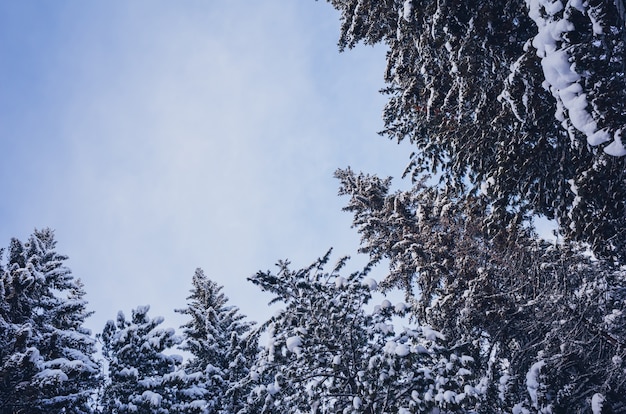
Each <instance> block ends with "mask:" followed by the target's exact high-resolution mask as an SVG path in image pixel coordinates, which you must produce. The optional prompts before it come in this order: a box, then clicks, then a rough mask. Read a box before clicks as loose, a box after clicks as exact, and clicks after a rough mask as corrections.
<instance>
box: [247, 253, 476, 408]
mask: <svg viewBox="0 0 626 414" xmlns="http://www.w3.org/2000/svg"><path fill="white" fill-rule="evenodd" d="M329 254H330V252H329ZM329 254H327V255H326V256H325V257H324V258H322V259H320V260H319V261H318V262H316V263H314V264H313V265H311V266H310V267H308V268H305V269H302V270H296V271H294V270H291V269H290V268H289V263H288V262H281V263H279V268H280V270H279V272H278V274H276V275H274V274H272V273H269V272H259V273H257V275H256V276H254V277H253V278H251V279H250V280H251V281H252V282H253V283H255V284H257V285H258V286H259V287H261V288H262V289H263V290H265V291H268V292H270V293H272V294H273V295H275V299H274V300H273V301H272V302H274V303H280V304H281V305H283V306H284V307H283V308H282V309H280V310H279V311H278V312H277V313H276V315H275V316H274V317H272V318H271V319H270V320H269V321H267V322H266V323H265V324H264V325H263V326H262V327H261V330H264V331H265V332H266V333H267V336H268V343H267V345H266V346H265V347H264V348H262V350H261V352H260V354H259V358H258V360H257V362H256V364H255V366H254V367H253V369H252V370H251V373H250V376H249V382H250V383H251V384H253V385H254V388H253V389H252V392H251V393H250V395H249V397H248V404H247V406H246V409H245V410H244V411H243V412H245V413H285V412H290V413H310V412H315V413H341V412H344V413H352V412H363V413H383V412H386V413H399V412H430V411H431V410H433V409H442V410H450V411H452V410H455V409H459V410H461V409H463V407H465V406H466V405H468V404H469V405H471V404H472V402H473V401H474V400H475V399H476V398H477V396H478V395H479V394H480V392H481V391H480V390H479V389H478V388H476V387H474V386H473V385H477V384H474V382H473V380H474V379H475V378H474V375H473V369H472V362H471V361H472V360H473V358H471V357H470V356H468V355H464V354H463V352H462V350H461V349H459V350H458V351H454V352H451V351H450V350H448V349H447V348H446V347H444V346H443V345H444V343H445V338H444V337H443V336H442V335H441V334H440V333H438V332H436V331H434V330H433V329H431V328H428V327H425V326H424V327H422V326H417V327H414V328H405V329H402V330H398V328H397V327H396V326H394V324H393V323H392V317H393V316H394V315H396V316H397V315H404V314H405V312H406V310H407V307H406V306H404V305H398V306H391V305H390V303H389V302H388V301H384V302H383V303H382V304H381V305H380V306H375V307H374V310H373V311H369V312H368V311H366V309H365V305H367V304H368V303H369V302H370V301H371V299H372V288H373V287H374V286H375V283H374V282H373V281H371V280H369V279H368V278H367V277H366V276H367V275H368V272H369V268H368V269H365V270H364V271H361V272H355V273H353V274H351V275H349V276H347V277H344V276H341V275H340V273H339V271H340V270H341V268H342V266H343V264H344V263H345V259H344V260H340V262H339V264H338V265H337V266H336V267H335V268H334V269H333V271H331V272H330V273H328V272H324V270H323V267H324V265H325V264H326V262H327V261H328V259H329Z"/></svg>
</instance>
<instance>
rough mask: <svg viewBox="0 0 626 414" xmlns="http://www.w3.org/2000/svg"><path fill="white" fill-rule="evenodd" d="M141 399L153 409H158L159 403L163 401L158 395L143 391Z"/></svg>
mask: <svg viewBox="0 0 626 414" xmlns="http://www.w3.org/2000/svg"><path fill="white" fill-rule="evenodd" d="M141 397H142V398H143V399H144V401H147V402H148V403H149V404H150V405H151V406H153V407H160V406H161V401H162V400H163V397H162V396H161V395H160V394H157V393H156V392H152V391H144V392H143V394H141Z"/></svg>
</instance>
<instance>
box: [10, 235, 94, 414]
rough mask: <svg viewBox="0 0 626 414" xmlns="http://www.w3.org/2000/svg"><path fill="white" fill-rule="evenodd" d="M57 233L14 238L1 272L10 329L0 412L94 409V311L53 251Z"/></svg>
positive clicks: (61, 258) (78, 283)
mask: <svg viewBox="0 0 626 414" xmlns="http://www.w3.org/2000/svg"><path fill="white" fill-rule="evenodd" d="M55 247H56V241H55V239H54V232H53V231H52V230H50V229H43V230H35V232H34V233H33V234H32V235H31V236H30V238H29V239H28V242H27V243H24V244H22V243H21V242H20V241H19V240H17V239H13V240H12V241H11V245H10V247H9V251H8V253H9V254H8V256H9V260H8V264H7V267H6V271H4V272H3V274H2V280H1V282H2V285H3V290H4V299H5V303H4V305H3V307H4V312H5V313H6V315H5V317H4V319H5V323H6V324H5V329H7V331H8V332H10V333H11V335H9V338H11V339H10V340H8V341H7V343H6V345H8V351H6V353H5V354H4V355H3V356H2V357H3V358H2V361H0V363H1V364H0V371H1V375H0V377H2V378H3V381H4V384H3V385H4V387H3V392H2V398H3V400H2V401H0V405H1V406H2V409H3V410H9V411H10V410H16V411H18V412H19V411H20V410H27V411H28V412H33V413H37V412H42V413H43V412H61V411H64V412H74V413H88V412H91V411H92V409H93V407H92V396H93V394H94V393H95V391H96V389H97V387H98V384H99V381H100V376H101V374H100V365H99V363H98V362H97V360H96V359H95V351H96V350H95V339H94V338H92V337H91V334H90V332H89V330H87V329H86V328H84V326H83V324H84V322H85V319H86V318H87V317H88V316H89V315H90V314H91V312H89V311H87V310H86V304H87V302H86V301H85V300H84V295H85V292H84V290H83V287H82V284H81V282H80V280H78V279H75V278H74V276H73V275H72V273H71V271H70V270H69V269H68V268H67V267H66V266H65V265H64V262H65V261H66V260H67V257H66V256H63V255H60V254H58V253H57V252H56V250H55Z"/></svg>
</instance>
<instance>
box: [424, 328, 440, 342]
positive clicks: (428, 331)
mask: <svg viewBox="0 0 626 414" xmlns="http://www.w3.org/2000/svg"><path fill="white" fill-rule="evenodd" d="M422 335H424V338H426V339H428V340H431V341H436V340H437V339H446V337H445V336H444V335H443V334H442V333H441V332H439V331H436V330H434V329H432V328H431V327H429V326H422Z"/></svg>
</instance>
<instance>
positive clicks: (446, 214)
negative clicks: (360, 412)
mask: <svg viewBox="0 0 626 414" xmlns="http://www.w3.org/2000/svg"><path fill="white" fill-rule="evenodd" d="M337 176H338V177H339V179H340V181H341V187H340V194H343V195H348V196H349V197H350V199H349V201H348V206H347V207H346V210H347V211H350V212H352V213H353V214H354V225H355V227H357V229H358V231H359V232H360V234H361V235H362V249H361V250H362V251H363V252H365V253H367V254H369V255H370V257H371V258H372V260H373V261H374V262H380V261H382V260H388V261H389V273H388V275H387V276H386V277H385V279H384V280H383V281H381V283H380V286H381V287H382V288H383V289H390V288H392V287H397V288H401V289H403V290H404V291H405V293H406V295H407V298H408V299H409V301H410V303H412V305H413V311H414V312H415V316H416V317H417V318H418V319H419V320H420V321H422V322H423V323H426V324H428V325H430V326H432V327H433V328H434V329H437V330H438V331H440V332H441V333H442V334H443V335H445V337H446V339H447V341H448V343H449V346H450V347H452V348H456V347H467V346H469V347H470V349H473V351H470V352H469V355H471V356H472V357H473V358H474V361H475V368H474V369H475V372H476V375H478V376H480V377H482V378H483V383H484V385H485V393H484V398H481V399H479V400H478V402H477V405H476V407H475V408H476V410H478V411H479V412H485V413H490V412H494V411H496V410H501V411H503V412H511V411H513V412H523V410H529V411H528V412H537V413H538V412H549V410H552V411H551V412H568V413H569V412H588V411H589V410H590V408H591V407H590V405H591V401H592V399H593V398H594V396H596V397H595V398H596V400H598V399H602V400H603V402H604V406H605V409H606V410H607V412H621V411H623V410H624V409H626V399H624V397H623V395H624V392H626V388H625V387H626V381H624V380H623V375H621V373H622V370H623V359H624V357H626V354H625V353H624V348H623V346H624V344H626V337H624V334H623V332H624V328H625V327H626V325H625V324H626V319H625V318H624V316H623V315H624V308H625V307H626V302H624V298H625V296H624V295H625V291H624V283H625V282H626V279H625V278H626V272H625V270H624V269H623V268H621V269H620V268H616V267H614V266H613V264H612V263H611V262H607V261H603V260H597V259H594V260H592V259H591V258H589V255H588V252H586V251H585V249H581V248H580V246H576V245H575V244H573V243H571V244H565V245H554V244H550V243H546V242H544V241H541V240H539V239H538V238H537V237H536V235H534V234H533V232H532V229H530V228H528V227H527V226H525V225H524V223H517V225H515V226H513V225H511V226H510V227H508V228H506V229H502V231H501V232H499V234H498V235H497V236H495V237H493V236H492V235H491V234H490V233H489V232H488V231H487V229H486V226H485V225H484V223H483V219H482V218H483V216H484V213H483V212H482V209H483V208H487V205H486V204H485V203H482V204H481V200H480V199H476V200H475V202H474V203H473V204H472V205H471V206H469V207H468V205H467V204H466V203H464V202H463V201H460V200H458V199H456V200H455V199H453V198H450V197H448V196H447V195H445V193H442V192H441V191H439V190H438V189H436V188H433V187H428V186H426V185H425V184H424V183H422V184H421V185H419V186H416V187H414V188H413V189H411V190H409V191H398V192H395V193H390V185H391V181H390V180H389V179H386V180H382V179H379V178H378V177H375V176H367V175H363V174H359V175H356V174H354V173H353V172H352V171H350V170H343V171H341V170H340V171H338V172H337ZM520 410H521V411H520ZM542 410H543V411H542ZM610 410H612V411H610Z"/></svg>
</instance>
